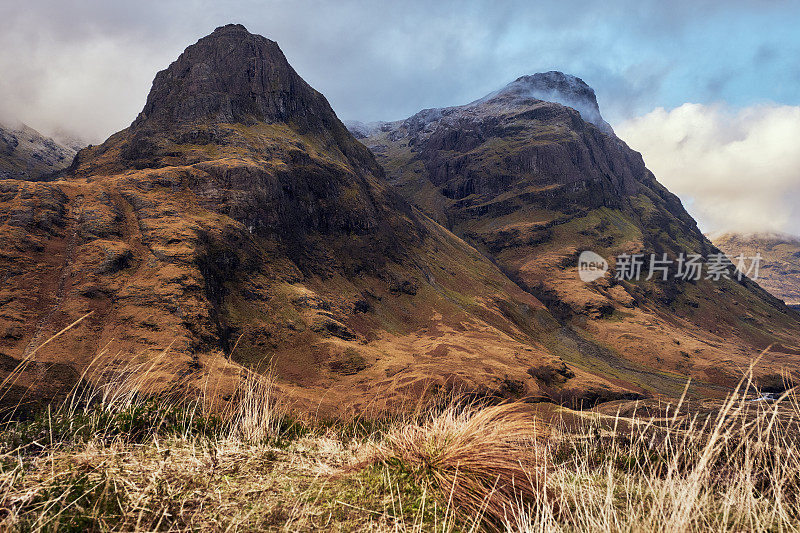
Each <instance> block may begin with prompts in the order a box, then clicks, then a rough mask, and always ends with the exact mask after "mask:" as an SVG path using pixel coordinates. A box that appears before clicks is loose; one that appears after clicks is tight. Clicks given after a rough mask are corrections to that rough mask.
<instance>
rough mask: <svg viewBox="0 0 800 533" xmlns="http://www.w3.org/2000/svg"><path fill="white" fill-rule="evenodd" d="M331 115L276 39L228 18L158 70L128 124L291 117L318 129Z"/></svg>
mask: <svg viewBox="0 0 800 533" xmlns="http://www.w3.org/2000/svg"><path fill="white" fill-rule="evenodd" d="M326 115H327V116H326ZM329 115H333V111H332V110H331V108H330V106H329V105H328V103H327V101H326V100H325V98H324V97H323V96H322V95H321V94H319V93H318V92H317V91H315V90H314V89H312V88H311V87H310V86H309V85H308V84H307V83H306V82H305V81H304V80H303V79H302V78H301V77H300V76H299V75H298V74H297V73H296V72H295V70H294V69H293V68H292V67H291V65H289V62H288V61H287V60H286V57H285V56H284V54H283V52H282V51H281V49H280V47H279V46H278V44H277V43H276V42H274V41H272V40H270V39H267V38H265V37H262V36H260V35H255V34H252V33H250V32H249V31H247V29H246V28H245V27H244V26H242V25H241V24H229V25H226V26H221V27H219V28H217V29H216V30H215V31H214V32H213V33H211V34H210V35H208V36H206V37H203V38H202V39H200V40H199V41H198V42H197V43H195V44H193V45H191V46H189V47H188V48H186V50H185V51H184V52H183V53H182V54H181V55H180V57H178V59H177V60H176V61H174V62H173V63H172V64H171V65H170V66H169V67H168V68H166V69H165V70H162V71H160V72H159V73H158V74H157V75H156V77H155V79H154V81H153V87H152V89H151V91H150V94H149V95H148V98H147V103H146V104H145V106H144V109H143V110H142V112H141V113H140V114H139V116H138V117H137V119H136V120H135V121H134V123H133V125H132V126H133V127H134V128H138V127H142V126H146V125H152V124H156V125H158V126H159V127H163V126H164V125H168V124H172V123H180V124H185V123H195V122H216V123H245V124H252V123H255V122H289V121H291V122H293V123H295V124H297V125H298V126H300V127H301V128H304V129H307V128H312V129H319V128H321V127H322V126H323V122H325V120H326V119H327V118H328V116H329Z"/></svg>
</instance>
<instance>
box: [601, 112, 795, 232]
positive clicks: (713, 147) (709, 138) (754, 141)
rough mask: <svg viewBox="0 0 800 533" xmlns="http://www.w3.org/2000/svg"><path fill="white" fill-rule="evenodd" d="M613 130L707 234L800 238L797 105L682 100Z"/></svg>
mask: <svg viewBox="0 0 800 533" xmlns="http://www.w3.org/2000/svg"><path fill="white" fill-rule="evenodd" d="M614 129H615V130H616V132H617V134H618V135H619V136H620V137H621V138H622V139H624V140H625V141H626V142H627V143H628V144H629V145H630V146H631V147H632V148H633V149H635V150H638V151H640V152H641V153H642V155H643V156H644V160H645V163H646V164H647V166H648V168H650V170H652V171H653V173H655V175H656V177H657V178H658V180H659V181H660V182H661V183H662V184H664V185H665V186H666V187H667V188H668V189H670V190H671V191H672V192H674V193H675V194H677V195H678V196H680V198H681V199H682V200H683V202H684V205H685V206H686V208H687V209H688V210H689V212H690V213H691V214H692V215H693V216H694V217H695V218H696V219H697V220H698V222H699V224H700V227H701V229H703V230H704V231H707V232H721V231H739V232H745V233H751V232H784V233H792V234H796V235H800V107H796V106H779V105H758V106H752V107H748V108H744V109H741V110H738V111H734V110H731V109H729V108H726V107H724V106H719V105H717V106H713V105H712V106H707V105H701V104H688V103H687V104H684V105H682V106H680V107H678V108H675V109H672V110H670V111H667V110H665V109H663V108H658V109H655V110H654V111H652V112H650V113H648V114H646V115H644V116H641V117H638V118H635V119H632V120H629V121H626V122H623V123H622V124H618V125H615V127H614Z"/></svg>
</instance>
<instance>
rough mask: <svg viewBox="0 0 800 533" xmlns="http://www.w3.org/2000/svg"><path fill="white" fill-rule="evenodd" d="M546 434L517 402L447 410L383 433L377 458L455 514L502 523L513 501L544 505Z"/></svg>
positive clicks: (454, 406) (453, 406) (540, 423)
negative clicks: (424, 488) (456, 510)
mask: <svg viewBox="0 0 800 533" xmlns="http://www.w3.org/2000/svg"><path fill="white" fill-rule="evenodd" d="M545 435H546V429H545V427H544V423H543V422H541V421H537V420H536V419H535V418H533V417H532V416H531V413H530V411H528V410H523V409H521V408H520V405H517V404H507V405H500V406H489V407H483V408H480V406H467V407H464V406H461V405H458V404H451V405H450V406H449V407H446V408H445V409H444V410H443V411H441V412H438V413H435V414H432V415H430V416H428V417H426V418H425V419H423V421H422V422H418V423H410V424H407V425H404V426H402V427H399V428H397V429H393V430H389V432H388V433H387V434H386V435H385V436H383V438H382V439H381V441H380V442H378V443H377V444H376V458H378V459H379V460H381V461H383V462H385V463H386V464H388V465H391V466H393V467H395V468H396V469H398V470H399V471H400V472H403V473H408V474H410V475H411V476H412V477H413V478H414V479H415V480H416V481H417V483H419V484H420V485H423V486H430V487H431V489H433V490H435V491H436V493H437V494H438V495H439V496H440V497H441V498H443V499H445V500H446V501H448V502H452V503H453V505H455V506H456V507H457V508H459V509H461V510H463V511H466V512H468V513H469V514H471V515H473V516H476V517H481V518H485V519H486V521H487V522H490V523H493V524H495V525H500V524H502V523H503V521H504V520H505V519H506V517H507V516H508V514H509V512H510V510H511V509H510V506H511V505H510V504H511V502H514V501H517V500H519V501H521V502H525V503H530V504H535V503H538V502H540V500H542V494H543V488H544V484H543V480H542V477H541V467H542V464H543V462H544V455H543V454H542V453H541V450H542V442H543V441H544V437H545Z"/></svg>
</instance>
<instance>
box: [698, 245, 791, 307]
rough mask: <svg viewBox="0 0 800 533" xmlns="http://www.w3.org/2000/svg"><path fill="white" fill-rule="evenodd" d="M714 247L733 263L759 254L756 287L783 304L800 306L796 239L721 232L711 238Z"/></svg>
mask: <svg viewBox="0 0 800 533" xmlns="http://www.w3.org/2000/svg"><path fill="white" fill-rule="evenodd" d="M713 242H714V245H715V246H717V247H718V248H719V249H720V250H722V251H723V252H725V253H726V254H728V257H729V258H730V259H731V261H732V262H733V263H737V262H738V259H737V258H738V257H739V256H743V257H747V258H751V257H754V256H755V255H756V254H760V256H761V262H760V268H759V272H758V278H757V281H758V284H759V285H761V286H762V287H764V288H765V289H766V290H767V291H768V292H769V293H770V294H772V295H774V296H775V297H776V298H780V299H781V300H783V301H784V302H786V305H789V306H791V307H800V237H795V236H793V235H782V234H774V233H772V234H770V233H755V234H749V235H746V234H741V233H725V234H722V235H719V236H716V237H714V238H713Z"/></svg>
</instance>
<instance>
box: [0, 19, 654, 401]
mask: <svg viewBox="0 0 800 533" xmlns="http://www.w3.org/2000/svg"><path fill="white" fill-rule="evenodd" d="M0 249H2V250H3V252H2V254H0V267H1V271H2V272H3V284H2V287H1V288H0V301H2V302H3V307H2V314H0V358H2V361H3V369H4V372H6V373H7V372H9V371H10V370H11V369H13V368H14V367H15V366H16V365H17V364H18V363H19V362H20V361H23V360H25V359H26V358H29V357H32V358H33V359H32V362H31V364H30V365H28V367H27V369H26V371H25V372H23V374H22V375H21V376H20V377H19V378H16V379H15V389H14V394H11V395H7V396H6V398H5V401H6V402H8V401H9V400H10V401H12V402H16V401H19V400H20V399H21V398H24V397H25V394H27V395H28V396H27V397H28V398H33V399H36V398H46V397H50V396H53V395H55V394H56V393H57V392H58V390H61V389H63V388H64V387H67V386H68V385H69V384H71V383H72V382H74V380H75V379H76V378H77V376H78V375H80V374H81V373H82V372H83V371H84V370H85V369H86V368H87V367H88V366H89V365H90V362H91V361H93V360H97V361H99V363H98V364H103V365H106V364H107V365H111V366H112V367H114V366H122V367H124V366H125V365H128V364H131V363H132V362H144V363H146V364H147V365H151V366H152V367H153V370H152V371H151V373H152V375H153V376H154V378H157V379H154V380H153V382H152V383H151V386H153V387H156V388H158V387H164V386H166V384H170V383H174V382H175V381H176V380H177V381H179V382H180V383H181V386H182V387H183V388H184V389H185V390H187V391H191V390H192V389H193V388H207V387H214V389H213V390H218V392H219V395H220V397H221V398H224V397H225V395H226V392H229V391H227V390H226V386H227V383H228V381H229V380H232V379H233V376H234V375H235V373H236V369H237V367H239V366H246V367H250V368H253V369H256V370H261V371H267V370H268V369H270V368H271V369H274V372H275V374H276V376H277V378H278V380H279V389H280V391H281V393H283V394H285V395H286V397H288V398H292V399H294V400H295V401H297V402H299V403H300V404H301V405H304V406H307V407H308V408H313V409H317V408H318V407H321V408H322V409H343V408H345V407H352V408H365V406H370V408H375V409H380V408H382V407H383V406H387V405H397V404H401V403H402V402H403V401H404V400H406V399H408V398H409V397H411V398H413V397H415V396H418V395H419V394H421V393H422V391H424V390H431V388H433V389H435V388H436V387H439V386H459V387H465V388H467V389H469V390H472V391H474V392H477V393H481V394H493V395H498V396H502V397H550V398H553V399H556V400H559V401H565V402H580V401H589V402H594V401H597V400H599V399H610V398H619V397H623V396H626V395H628V396H634V397H636V396H638V395H640V394H642V393H644V392H645V391H644V389H642V388H641V387H638V386H637V385H636V384H635V383H632V382H626V381H624V380H608V379H606V378H605V377H604V376H602V375H599V374H598V373H597V372H593V371H591V369H589V370H581V369H578V368H571V367H570V366H568V365H567V364H566V363H565V362H564V361H563V360H561V359H560V357H559V356H558V354H556V353H553V352H552V350H550V349H549V348H548V347H547V346H545V344H543V343H542V342H541V341H540V339H539V334H540V333H541V332H544V331H554V330H557V329H558V328H559V327H560V326H559V324H558V322H557V321H556V320H555V319H554V318H553V316H552V315H551V314H550V312H549V311H548V310H547V309H546V308H545V306H544V305H543V304H542V303H541V302H540V301H539V300H537V299H536V298H535V297H534V296H532V295H531V294H530V293H527V292H525V291H523V290H521V289H520V288H519V287H518V286H517V285H516V284H515V283H513V282H512V281H511V280H509V279H508V278H507V277H506V276H505V275H504V274H503V273H502V272H501V271H500V270H499V269H498V268H497V267H496V266H494V265H493V264H492V263H491V262H490V261H488V260H487V259H486V258H485V257H483V256H482V255H481V254H480V253H478V252H477V251H476V250H475V249H474V248H472V247H470V246H468V245H467V244H465V243H464V242H463V241H462V240H460V239H459V238H457V237H455V236H454V235H453V234H452V233H450V232H448V231H447V230H445V229H444V228H442V227H441V226H439V225H438V224H436V223H435V222H433V221H431V220H430V219H428V218H427V217H426V216H424V215H423V214H421V213H420V212H419V210H417V209H415V208H413V207H412V206H411V205H410V204H409V203H408V202H407V201H406V200H404V199H403V198H402V197H401V196H399V195H398V194H397V193H396V192H395V191H393V190H392V189H391V188H390V187H388V185H387V184H386V182H385V179H384V175H383V170H382V169H381V167H380V166H379V165H378V164H377V163H376V161H375V159H374V158H373V156H372V154H371V153H370V152H369V151H368V150H367V149H366V148H365V147H364V146H363V145H361V144H360V143H358V142H357V141H356V140H355V139H354V138H353V137H352V136H351V135H350V134H349V132H348V131H347V130H346V128H345V127H344V126H343V125H342V123H341V122H340V121H339V120H338V118H337V117H336V115H335V114H334V113H333V111H332V110H331V108H330V106H329V105H328V103H327V101H326V100H325V98H324V97H323V96H322V95H321V94H319V93H318V92H316V91H315V90H314V89H312V88H311V87H310V86H308V84H306V83H305V82H304V81H303V80H302V79H301V78H300V77H299V76H298V75H297V74H296V73H295V72H294V70H293V69H292V68H291V67H290V66H289V65H288V63H287V62H286V60H285V58H284V56H283V54H282V53H281V52H280V49H279V48H278V47H277V45H276V44H275V43H273V42H272V41H269V40H267V39H264V38H263V37H259V36H255V35H252V34H250V33H248V32H247V31H246V30H245V29H244V28H243V27H241V26H225V27H222V28H219V29H217V30H216V31H215V32H214V33H213V34H211V35H210V36H208V37H205V38H203V39H201V40H200V41H199V42H198V43H197V44H195V45H192V46H190V47H189V48H187V49H186V51H185V52H184V53H183V54H182V55H181V56H180V58H178V60H177V61H176V62H175V63H173V64H172V65H170V67H169V68H167V69H166V70H164V71H162V72H160V73H159V74H158V75H157V76H156V79H155V81H154V83H153V88H152V91H151V93H150V96H149V97H148V100H147V104H146V106H145V108H144V110H143V111H142V113H141V114H140V115H139V117H138V118H137V119H136V120H135V121H134V122H133V124H132V125H131V126H130V127H129V128H127V129H125V130H123V131H121V132H119V133H117V134H115V135H113V136H111V137H110V138H109V139H108V140H107V141H106V142H105V143H103V144H101V145H99V146H94V147H91V148H86V149H84V150H81V151H80V153H79V154H78V156H77V157H76V158H75V161H74V163H73V164H72V165H71V167H70V168H69V169H67V170H66V171H65V172H63V173H62V174H61V175H60V176H58V179H57V180H54V181H49V182H46V183H32V182H26V181H20V180H3V181H0ZM87 313H91V314H89V315H88V316H86V317H85V318H83V320H82V321H80V322H79V323H78V324H77V325H75V326H74V327H72V328H71V329H69V330H68V331H67V332H66V333H63V334H62V335H60V336H59V337H57V338H55V339H53V340H52V341H51V342H50V343H48V344H46V345H43V343H44V341H45V340H47V339H49V338H51V337H52V336H53V335H54V334H55V333H57V332H59V331H60V330H61V329H62V328H64V327H65V326H68V325H70V324H72V323H73V322H75V321H76V320H78V319H80V318H81V317H84V316H85V315H87ZM548 369H549V370H548ZM43 376H47V379H42V378H43ZM217 383H218V385H219V386H217ZM28 386H30V387H31V388H30V390H29V391H28V392H26V387H28Z"/></svg>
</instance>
